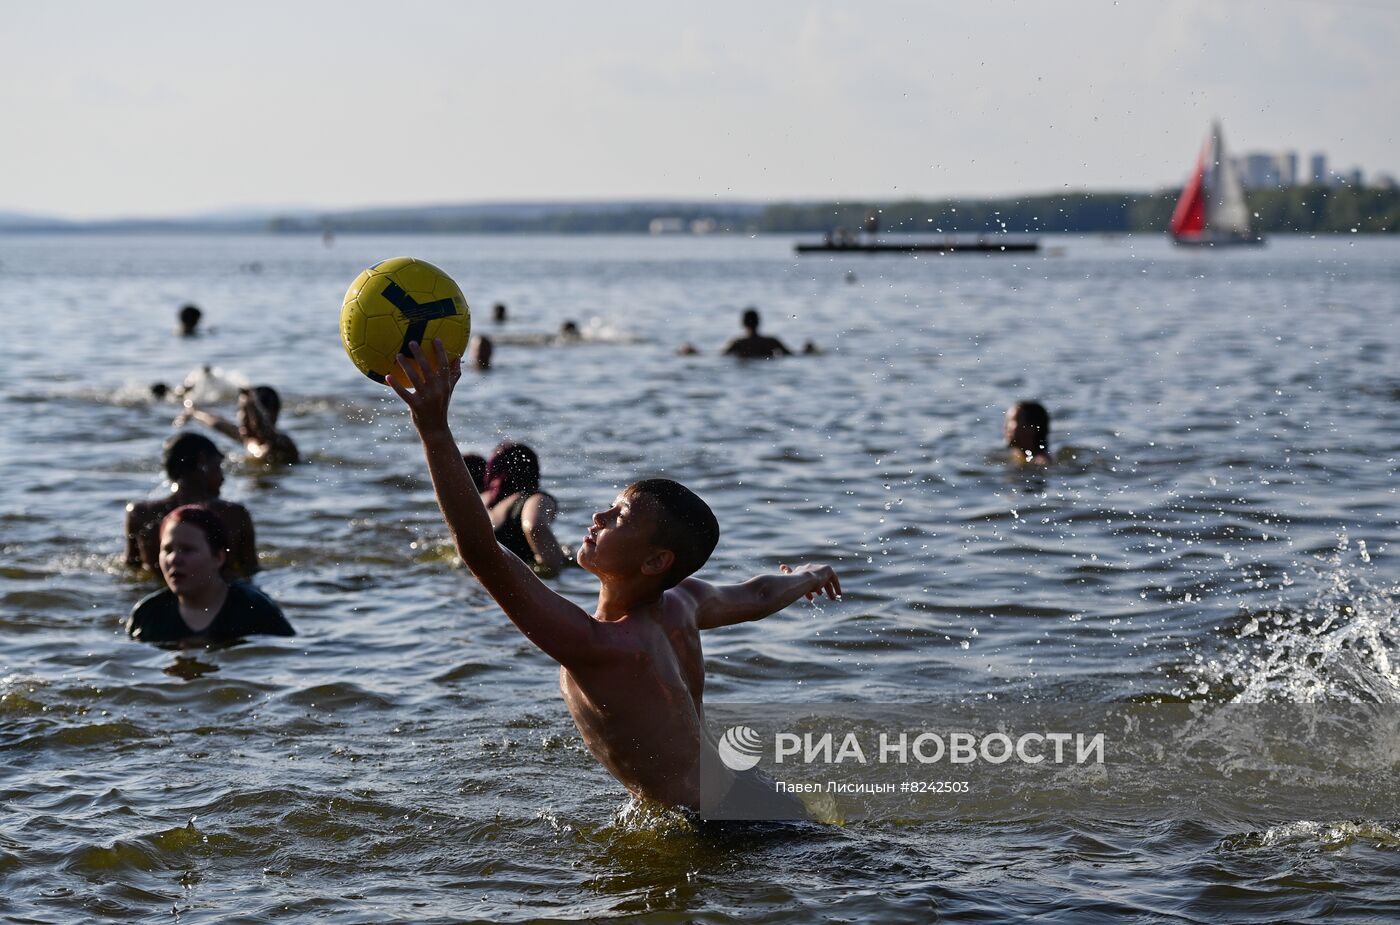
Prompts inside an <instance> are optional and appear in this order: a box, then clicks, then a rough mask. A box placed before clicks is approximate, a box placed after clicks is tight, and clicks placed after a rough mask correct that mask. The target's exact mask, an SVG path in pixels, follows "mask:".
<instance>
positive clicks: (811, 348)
mask: <svg viewBox="0 0 1400 925" xmlns="http://www.w3.org/2000/svg"><path fill="white" fill-rule="evenodd" d="M802 354H803V356H812V357H815V356H821V354H822V348H820V347H818V346H817V342H816V341H814V340H809V341H807V342H806V343H805V344H803V345H802Z"/></svg>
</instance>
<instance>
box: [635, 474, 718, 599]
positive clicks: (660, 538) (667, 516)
mask: <svg viewBox="0 0 1400 925" xmlns="http://www.w3.org/2000/svg"><path fill="white" fill-rule="evenodd" d="M626 494H628V495H630V496H632V497H634V498H647V499H648V500H650V501H651V502H652V503H653V504H654V505H655V510H656V531H655V533H654V534H653V535H652V542H653V543H655V544H656V545H657V546H660V547H661V548H662V549H669V550H671V552H672V553H673V554H674V555H675V557H676V561H675V564H673V565H672V566H671V568H670V570H669V571H668V572H666V574H665V575H663V576H662V578H663V580H664V581H665V582H666V587H667V588H674V587H675V586H676V585H678V584H680V583H681V581H683V580H684V579H686V578H688V577H690V576H691V575H693V574H695V573H696V572H697V571H699V569H700V566H702V565H704V564H705V562H706V561H707V560H708V559H709V558H710V553H712V552H714V551H715V546H716V545H717V544H718V543H719V521H718V520H716V519H715V512H714V511H712V510H710V506H709V505H708V504H706V503H705V502H704V501H703V500H701V498H700V496H699V495H697V494H696V493H695V492H693V491H691V490H690V489H689V488H686V487H685V486H684V485H682V484H681V483H680V482H673V481H671V480H670V479H643V480H642V481H640V482H633V483H632V484H631V485H628V486H627V491H626Z"/></svg>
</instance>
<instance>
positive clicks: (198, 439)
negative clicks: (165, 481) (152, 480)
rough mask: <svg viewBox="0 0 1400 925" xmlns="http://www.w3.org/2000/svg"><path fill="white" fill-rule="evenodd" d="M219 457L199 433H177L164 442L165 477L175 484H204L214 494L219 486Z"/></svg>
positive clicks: (221, 464)
mask: <svg viewBox="0 0 1400 925" xmlns="http://www.w3.org/2000/svg"><path fill="white" fill-rule="evenodd" d="M223 461H224V457H223V454H222V453H220V452H219V448H218V447H217V446H215V445H214V441H212V440H210V439H209V438H208V437H206V436H204V435H203V434H193V433H188V432H187V433H181V434H176V435H175V436H173V437H171V438H170V439H169V440H167V441H165V456H164V463H165V474H166V476H168V477H169V478H170V481H171V482H174V483H175V484H176V485H187V484H188V483H190V482H192V481H199V482H202V483H204V487H205V488H206V489H208V490H209V491H211V492H212V493H214V494H217V493H218V489H219V486H220V485H222V484H223V481H224V476H223Z"/></svg>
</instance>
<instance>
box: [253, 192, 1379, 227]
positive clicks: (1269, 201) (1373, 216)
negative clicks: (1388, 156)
mask: <svg viewBox="0 0 1400 925" xmlns="http://www.w3.org/2000/svg"><path fill="white" fill-rule="evenodd" d="M1177 196H1178V191H1177V190H1163V191H1160V192H1155V193H1111V192H1109V193H1060V194H1053V195H1044V196H1016V197H1010V198H1005V199H945V200H908V201H902V202H876V201H850V202H820V203H775V204H772V205H769V206H766V207H764V208H762V209H761V210H759V211H758V212H754V211H753V209H752V208H750V209H749V210H747V211H742V212H741V211H726V210H725V209H723V208H719V209H707V208H705V207H703V206H691V207H686V208H678V209H674V210H671V211H667V210H665V209H664V208H662V209H660V210H658V208H657V207H655V206H651V207H638V208H625V209H618V208H616V207H614V208H612V209H603V208H590V207H589V206H587V205H579V206H578V207H577V208H568V209H560V210H558V211H551V212H548V213H547V214H543V215H509V214H471V215H462V214H441V213H440V212H434V211H433V210H421V211H420V210H414V209H403V210H378V211H373V212H360V213H354V212H347V213H339V214H332V215H325V216H320V217H316V218H307V217H299V218H281V219H275V220H274V221H272V222H271V223H270V225H269V228H270V230H272V231H277V232H316V233H320V232H323V231H332V232H337V231H350V232H419V233H421V232H453V233H484V234H513V233H533V234H637V233H643V234H644V233H646V232H647V231H648V230H649V228H650V226H651V222H652V220H653V219H655V218H662V217H664V218H676V219H680V220H681V222H682V223H684V225H685V226H686V227H688V226H689V224H690V222H692V221H694V220H697V219H700V220H706V219H708V220H712V221H714V222H715V224H716V227H715V230H716V231H718V232H753V233H772V234H821V233H824V232H826V231H830V230H831V229H833V228H837V227H844V228H846V229H848V230H850V231H851V232H857V231H859V230H860V228H861V226H862V224H863V222H864V219H865V216H866V213H867V212H868V211H869V210H871V209H876V210H878V211H879V216H880V230H881V232H882V233H901V232H907V233H912V234H930V235H936V234H953V233H958V234H998V233H1003V232H1005V233H1011V234H1036V233H1046V232H1071V233H1094V234H1097V233H1126V232H1160V231H1164V230H1165V229H1166V227H1167V223H1168V222H1169V221H1170V219H1171V214H1172V210H1173V209H1174V208H1175V206H1176V200H1177ZM1246 198H1247V204H1248V207H1249V210H1250V212H1251V213H1253V215H1254V216H1255V218H1254V224H1255V228H1256V230H1258V231H1262V232H1265V233H1277V232H1298V233H1333V232H1351V231H1353V230H1354V231H1358V232H1368V233H1372V232H1388V233H1395V232H1397V231H1400V191H1397V190H1394V189H1358V188H1355V187H1345V186H1343V187H1328V186H1301V187H1294V188H1290V189H1277V190H1251V191H1249V192H1248V193H1247V194H1246Z"/></svg>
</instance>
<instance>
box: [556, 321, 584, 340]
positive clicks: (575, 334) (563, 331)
mask: <svg viewBox="0 0 1400 925" xmlns="http://www.w3.org/2000/svg"><path fill="white" fill-rule="evenodd" d="M559 336H560V338H562V339H563V340H578V339H579V338H581V337H583V332H581V331H580V330H579V329H578V322H577V321H565V322H564V323H563V324H561V325H559Z"/></svg>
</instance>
